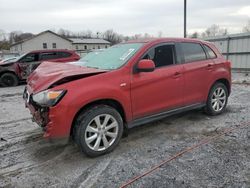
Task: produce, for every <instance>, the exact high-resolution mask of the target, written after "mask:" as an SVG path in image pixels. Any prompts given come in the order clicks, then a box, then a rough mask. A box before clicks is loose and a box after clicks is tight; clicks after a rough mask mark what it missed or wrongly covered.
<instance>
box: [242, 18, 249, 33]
mask: <svg viewBox="0 0 250 188" xmlns="http://www.w3.org/2000/svg"><path fill="white" fill-rule="evenodd" d="M242 31H243V32H244V33H247V32H250V19H249V20H248V23H247V25H245V26H244V27H243V30H242Z"/></svg>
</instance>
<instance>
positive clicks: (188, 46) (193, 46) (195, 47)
mask: <svg viewBox="0 0 250 188" xmlns="http://www.w3.org/2000/svg"><path fill="white" fill-rule="evenodd" d="M181 48H182V52H183V54H184V59H185V62H186V63H187V62H192V61H200V60H205V59H207V56H206V54H205V51H204V50H203V48H202V46H201V45H200V44H198V43H191V42H190V43H188V42H185V43H181Z"/></svg>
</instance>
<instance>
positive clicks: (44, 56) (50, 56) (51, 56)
mask: <svg viewBox="0 0 250 188" xmlns="http://www.w3.org/2000/svg"><path fill="white" fill-rule="evenodd" d="M49 59H57V54H56V52H45V53H41V60H49Z"/></svg>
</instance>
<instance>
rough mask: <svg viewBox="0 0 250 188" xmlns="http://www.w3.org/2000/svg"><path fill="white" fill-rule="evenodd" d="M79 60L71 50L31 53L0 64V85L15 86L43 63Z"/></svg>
mask: <svg viewBox="0 0 250 188" xmlns="http://www.w3.org/2000/svg"><path fill="white" fill-rule="evenodd" d="M79 59H80V56H79V55H78V54H77V53H76V52H74V51H71V50H38V51H31V52H29V53H27V54H24V55H22V56H20V57H19V58H17V59H16V60H15V61H8V62H1V63H0V83H1V84H2V85H4V86H16V85H18V83H19V82H20V81H23V80H26V78H27V77H28V76H29V75H30V74H31V72H32V71H34V70H35V69H36V68H37V67H38V66H39V65H40V64H41V63H42V62H44V61H50V62H62V63H65V62H71V61H77V60H79Z"/></svg>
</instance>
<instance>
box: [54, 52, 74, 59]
mask: <svg viewBox="0 0 250 188" xmlns="http://www.w3.org/2000/svg"><path fill="white" fill-rule="evenodd" d="M57 55H58V58H66V57H70V56H71V53H69V52H57Z"/></svg>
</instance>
